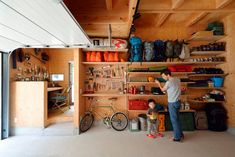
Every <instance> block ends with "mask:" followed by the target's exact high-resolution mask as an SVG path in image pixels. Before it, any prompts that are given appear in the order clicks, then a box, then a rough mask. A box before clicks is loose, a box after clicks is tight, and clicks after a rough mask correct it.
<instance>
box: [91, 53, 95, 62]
mask: <svg viewBox="0 0 235 157" xmlns="http://www.w3.org/2000/svg"><path fill="white" fill-rule="evenodd" d="M90 61H91V62H95V61H96V52H94V51H93V52H91V57H90Z"/></svg>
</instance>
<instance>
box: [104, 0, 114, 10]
mask: <svg viewBox="0 0 235 157" xmlns="http://www.w3.org/2000/svg"><path fill="white" fill-rule="evenodd" d="M105 2H106V8H107V10H112V9H113V2H112V0H105Z"/></svg>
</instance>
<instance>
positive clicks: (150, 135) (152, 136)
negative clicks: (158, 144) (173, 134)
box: [147, 134, 156, 138]
mask: <svg viewBox="0 0 235 157" xmlns="http://www.w3.org/2000/svg"><path fill="white" fill-rule="evenodd" d="M147 136H148V137H149V138H156V137H155V136H154V135H152V134H147Z"/></svg>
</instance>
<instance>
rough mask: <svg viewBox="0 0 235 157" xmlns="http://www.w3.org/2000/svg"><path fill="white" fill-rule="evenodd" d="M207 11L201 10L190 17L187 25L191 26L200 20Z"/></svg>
mask: <svg viewBox="0 0 235 157" xmlns="http://www.w3.org/2000/svg"><path fill="white" fill-rule="evenodd" d="M208 14H209V13H208V12H201V13H199V14H198V15H196V16H195V17H193V18H192V20H190V21H189V23H188V24H187V26H192V25H194V24H196V23H197V22H198V21H200V20H201V19H203V18H204V17H205V16H206V15H208Z"/></svg>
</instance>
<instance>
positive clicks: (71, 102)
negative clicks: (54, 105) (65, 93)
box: [69, 61, 74, 106]
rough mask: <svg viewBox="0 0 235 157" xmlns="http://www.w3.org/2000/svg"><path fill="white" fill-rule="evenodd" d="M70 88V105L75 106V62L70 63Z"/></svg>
mask: <svg viewBox="0 0 235 157" xmlns="http://www.w3.org/2000/svg"><path fill="white" fill-rule="evenodd" d="M69 86H70V87H71V90H70V93H69V95H70V101H69V102H70V105H71V106H73V105H74V62H73V61H70V62H69Z"/></svg>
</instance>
